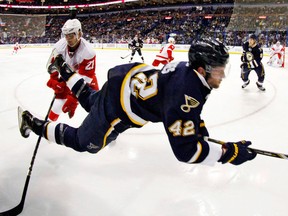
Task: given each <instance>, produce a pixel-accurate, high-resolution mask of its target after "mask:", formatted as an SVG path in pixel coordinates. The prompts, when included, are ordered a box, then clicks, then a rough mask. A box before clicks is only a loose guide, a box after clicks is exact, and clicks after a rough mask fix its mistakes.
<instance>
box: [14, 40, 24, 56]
mask: <svg viewBox="0 0 288 216" xmlns="http://www.w3.org/2000/svg"><path fill="white" fill-rule="evenodd" d="M19 49H22V47H21V46H20V45H19V43H18V42H16V43H15V45H14V47H13V51H12V55H14V54H17V53H18V50H19Z"/></svg>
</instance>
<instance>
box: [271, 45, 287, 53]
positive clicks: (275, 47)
mask: <svg viewBox="0 0 288 216" xmlns="http://www.w3.org/2000/svg"><path fill="white" fill-rule="evenodd" d="M275 54H280V55H283V54H284V47H283V46H282V45H281V44H277V43H276V44H274V45H273V46H272V47H271V55H275Z"/></svg>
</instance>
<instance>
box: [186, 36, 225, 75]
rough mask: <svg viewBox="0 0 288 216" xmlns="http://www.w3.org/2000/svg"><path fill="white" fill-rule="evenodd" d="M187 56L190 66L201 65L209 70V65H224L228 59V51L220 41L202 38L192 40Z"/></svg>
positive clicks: (195, 67)
mask: <svg viewBox="0 0 288 216" xmlns="http://www.w3.org/2000/svg"><path fill="white" fill-rule="evenodd" d="M188 57H189V65H190V66H191V67H192V68H194V69H197V67H199V66H202V67H204V68H205V69H206V71H207V72H209V71H210V70H211V67H216V66H225V65H226V64H227V63H228V60H229V53H228V49H227V48H226V46H225V45H224V44H223V43H222V42H220V41H218V40H214V39H210V38H208V39H206V38H204V39H200V40H196V41H193V42H192V44H191V46H190V49H189V52H188Z"/></svg>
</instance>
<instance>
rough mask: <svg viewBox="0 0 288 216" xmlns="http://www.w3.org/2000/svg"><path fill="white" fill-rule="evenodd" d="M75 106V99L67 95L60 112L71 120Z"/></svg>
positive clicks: (76, 103) (76, 102)
mask: <svg viewBox="0 0 288 216" xmlns="http://www.w3.org/2000/svg"><path fill="white" fill-rule="evenodd" d="M77 105H78V101H77V98H76V97H75V96H73V95H72V94H69V95H68V96H67V101H66V102H65V103H64V105H63V107H62V111H63V112H64V113H68V116H69V118H72V117H73V116H74V114H75V110H76V108H77Z"/></svg>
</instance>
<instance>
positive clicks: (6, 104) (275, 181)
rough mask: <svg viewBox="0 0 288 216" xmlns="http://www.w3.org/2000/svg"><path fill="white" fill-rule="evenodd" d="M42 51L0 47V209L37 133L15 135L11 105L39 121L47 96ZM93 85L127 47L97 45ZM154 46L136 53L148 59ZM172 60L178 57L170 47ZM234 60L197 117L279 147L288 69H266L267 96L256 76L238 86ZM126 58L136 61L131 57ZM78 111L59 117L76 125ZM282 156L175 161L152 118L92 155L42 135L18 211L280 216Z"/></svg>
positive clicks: (285, 176) (218, 132)
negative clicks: (217, 161) (237, 162)
mask: <svg viewBox="0 0 288 216" xmlns="http://www.w3.org/2000/svg"><path fill="white" fill-rule="evenodd" d="M50 51H51V49H49V48H46V49H45V48H43V49H39V48H38V49H32V48H25V49H22V50H20V51H19V53H18V54H17V55H11V53H12V50H10V49H4V50H3V49H0V64H1V69H0V76H1V83H0V90H1V91H0V92H1V100H0V138H1V142H0V212H2V211H5V210H8V209H11V208H13V207H14V206H16V205H18V204H19V202H20V198H21V195H22V191H23V187H24V182H25V179H26V175H27V171H28V168H29V164H30V161H31V157H32V155H33V151H34V148H35V144H36V142H37V136H35V135H34V134H32V135H31V136H30V137H29V138H28V139H24V138H22V137H21V135H20V133H19V131H18V126H17V111H16V110H17V106H19V105H20V106H22V107H23V108H24V109H28V110H30V111H31V112H32V113H33V114H35V115H36V116H38V117H41V118H44V117H45V115H46V112H47V109H48V107H49V104H50V101H51V99H52V96H53V92H52V91H51V90H50V89H48V87H46V81H47V80H48V78H49V75H48V74H47V73H46V68H45V65H46V61H47V59H48V57H49V54H50ZM96 53H97V76H98V79H99V83H100V85H103V83H104V82H105V81H106V75H107V70H108V69H109V68H110V67H112V66H114V65H117V64H122V63H127V62H128V58H127V59H124V60H123V59H121V58H120V56H124V55H126V54H127V51H109V50H108V51H107V50H96ZM156 53H157V52H144V57H145V60H146V62H147V63H149V64H151V63H152V61H153V58H154V56H155V55H156ZM174 55H175V61H177V60H187V53H179V52H178V53H176V52H175V53H174ZM239 59H240V56H239V55H231V61H230V62H231V72H230V74H229V75H228V77H227V78H226V79H225V80H224V82H223V83H222V86H221V87H220V88H219V89H218V90H215V91H214V92H213V93H212V94H211V96H210V98H209V99H208V101H207V103H206V106H205V108H204V110H203V115H202V117H203V118H204V119H205V121H206V125H207V127H208V128H209V129H210V130H209V131H210V136H211V137H212V138H215V139H220V140H224V141H239V140H242V139H246V140H251V141H252V142H253V145H252V147H254V148H258V149H264V150H269V151H274V152H283V153H288V132H287V128H288V115H287V110H288V88H287V86H288V70H287V69H283V68H273V67H269V66H267V65H266V62H267V59H266V58H265V59H264V60H263V63H264V64H265V69H266V80H265V87H266V89H267V90H266V92H260V91H259V90H258V89H257V87H256V85H255V82H256V75H255V73H254V72H252V73H251V76H250V78H251V84H250V85H249V86H248V87H247V89H245V90H242V89H241V85H242V81H241V79H240V67H239V65H240V61H239ZM135 60H140V58H139V57H138V56H137V54H136V56H135ZM84 117H85V111H83V110H82V109H81V107H78V109H77V111H76V115H75V117H74V118H73V119H72V120H70V119H68V117H67V116H65V115H63V116H61V117H60V119H59V120H60V121H62V122H63V121H64V122H67V123H69V124H72V125H75V126H77V125H79V124H80V123H81V121H82V119H83V118H84ZM287 194H288V161H286V160H283V159H277V158H273V157H268V156H262V155H258V156H257V158H256V159H255V160H253V161H251V162H248V163H245V164H243V165H241V166H233V165H230V164H228V165H221V164H216V166H214V167H207V166H202V165H188V164H183V163H180V162H178V161H177V160H176V158H175V157H174V155H173V153H172V150H171V148H170V145H169V143H168V139H167V137H166V135H165V132H164V130H163V126H162V125H161V124H152V123H149V124H148V125H146V126H145V127H143V128H142V129H132V130H128V131H127V132H125V133H123V134H121V135H120V136H119V138H118V139H117V142H116V143H114V144H111V145H110V146H108V147H107V148H105V149H104V150H102V151H101V152H99V153H98V154H96V155H93V154H89V153H78V152H75V151H73V150H72V149H69V148H66V147H63V146H59V145H56V144H53V143H48V142H47V141H45V140H44V139H43V140H42V141H41V144H40V148H39V151H38V154H37V157H36V161H35V164H34V167H33V171H32V176H31V180H30V184H29V188H28V193H27V197H26V202H25V206H24V210H23V212H22V214H21V215H23V216H52V215H53V216H82V215H85V216H95V215H97V216H188V215H189V216H230V215H232V216H287V212H288V205H287V200H286V196H287Z"/></svg>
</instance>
